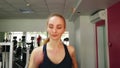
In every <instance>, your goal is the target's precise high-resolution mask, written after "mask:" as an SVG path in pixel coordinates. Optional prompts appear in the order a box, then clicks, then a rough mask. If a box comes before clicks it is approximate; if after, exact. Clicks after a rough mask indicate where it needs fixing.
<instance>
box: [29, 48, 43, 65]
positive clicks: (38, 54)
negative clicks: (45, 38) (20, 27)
mask: <svg viewBox="0 0 120 68" xmlns="http://www.w3.org/2000/svg"><path fill="white" fill-rule="evenodd" d="M31 55H32V56H33V57H34V58H33V59H34V61H35V63H36V64H39V63H41V62H42V60H43V46H39V47H36V48H34V50H33V52H32V54H31Z"/></svg>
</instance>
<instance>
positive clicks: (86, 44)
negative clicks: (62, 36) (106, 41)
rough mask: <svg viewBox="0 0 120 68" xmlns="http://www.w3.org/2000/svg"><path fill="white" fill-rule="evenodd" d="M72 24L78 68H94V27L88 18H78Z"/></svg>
mask: <svg viewBox="0 0 120 68" xmlns="http://www.w3.org/2000/svg"><path fill="white" fill-rule="evenodd" d="M74 24H75V36H76V37H75V43H76V46H75V47H76V49H77V58H78V62H79V68H95V64H96V62H95V61H96V60H95V59H96V58H95V38H94V25H93V24H91V23H90V20H89V16H80V17H79V18H78V19H76V21H75V23H74Z"/></svg>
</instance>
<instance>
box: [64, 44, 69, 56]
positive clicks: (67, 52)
mask: <svg viewBox="0 0 120 68" xmlns="http://www.w3.org/2000/svg"><path fill="white" fill-rule="evenodd" d="M63 45H64V49H65V53H66V55H69V51H68V48H67V45H65V44H64V43H63Z"/></svg>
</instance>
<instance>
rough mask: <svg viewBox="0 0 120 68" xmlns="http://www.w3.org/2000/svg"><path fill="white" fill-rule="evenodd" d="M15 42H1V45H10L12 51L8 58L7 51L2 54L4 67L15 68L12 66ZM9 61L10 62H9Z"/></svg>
mask: <svg viewBox="0 0 120 68" xmlns="http://www.w3.org/2000/svg"><path fill="white" fill-rule="evenodd" d="M12 45H13V43H11V42H0V46H5V47H6V46H10V51H9V52H8V54H9V56H8V59H7V57H6V53H4V55H2V67H3V68H13V67H12V59H13V58H12V57H13V46H12ZM8 62H9V63H8Z"/></svg>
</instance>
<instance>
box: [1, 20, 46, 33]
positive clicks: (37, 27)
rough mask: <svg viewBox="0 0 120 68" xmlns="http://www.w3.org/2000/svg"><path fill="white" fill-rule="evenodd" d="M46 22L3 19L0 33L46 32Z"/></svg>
mask: <svg viewBox="0 0 120 68" xmlns="http://www.w3.org/2000/svg"><path fill="white" fill-rule="evenodd" d="M45 26H46V20H40V19H2V20H0V32H2V31H3V32H5V31H45Z"/></svg>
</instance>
